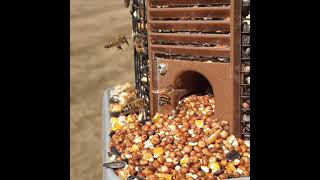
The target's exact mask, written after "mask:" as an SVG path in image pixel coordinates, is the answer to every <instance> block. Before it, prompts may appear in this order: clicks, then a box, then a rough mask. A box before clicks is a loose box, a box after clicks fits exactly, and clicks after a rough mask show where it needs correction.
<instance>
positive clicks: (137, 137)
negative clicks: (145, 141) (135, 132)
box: [133, 136, 142, 144]
mask: <svg viewBox="0 0 320 180" xmlns="http://www.w3.org/2000/svg"><path fill="white" fill-rule="evenodd" d="M133 142H134V143H136V144H138V143H141V142H142V138H141V136H136V137H135V138H134V140H133Z"/></svg>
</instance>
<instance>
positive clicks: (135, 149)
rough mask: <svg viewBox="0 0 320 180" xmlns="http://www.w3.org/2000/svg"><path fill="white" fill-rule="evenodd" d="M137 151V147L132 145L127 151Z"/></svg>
mask: <svg viewBox="0 0 320 180" xmlns="http://www.w3.org/2000/svg"><path fill="white" fill-rule="evenodd" d="M138 150H139V147H138V145H136V144H134V145H132V146H131V148H130V149H129V151H130V152H137V151H138Z"/></svg>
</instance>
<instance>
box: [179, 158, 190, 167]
mask: <svg viewBox="0 0 320 180" xmlns="http://www.w3.org/2000/svg"><path fill="white" fill-rule="evenodd" d="M188 163H189V157H188V156H187V155H186V156H183V158H182V159H181V160H180V164H181V166H186V165H188Z"/></svg>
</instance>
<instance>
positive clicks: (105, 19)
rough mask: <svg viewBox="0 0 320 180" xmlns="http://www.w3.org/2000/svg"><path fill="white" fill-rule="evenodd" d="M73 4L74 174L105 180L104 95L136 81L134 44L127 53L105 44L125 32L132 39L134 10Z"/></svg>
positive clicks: (115, 2) (104, 3)
mask: <svg viewBox="0 0 320 180" xmlns="http://www.w3.org/2000/svg"><path fill="white" fill-rule="evenodd" d="M70 5H71V15H70V21H71V22H70V23H71V24H70V28H71V32H70V33H71V37H70V38H71V39H70V41H71V44H70V54H71V57H70V58H71V62H70V68H71V69H70V71H71V72H70V73H71V74H70V78H71V84H70V88H71V92H70V93H71V97H70V103H71V104H70V110H71V122H70V126H71V134H70V138H71V144H70V148H71V152H70V154H71V155H70V158H71V159H70V161H71V164H70V167H71V169H70V176H71V179H72V180H101V179H102V97H103V91H104V90H105V89H107V88H110V87H112V86H114V85H117V84H123V83H126V82H130V83H133V82H134V64H133V45H132V42H131V41H130V45H129V46H128V45H123V46H122V47H123V49H124V51H125V54H124V53H123V52H122V51H121V50H117V49H115V48H112V49H104V44H105V43H106V42H108V41H110V40H112V39H113V37H114V36H117V35H118V34H120V33H123V34H125V35H127V36H129V37H130V38H131V15H130V13H129V10H130V9H126V8H125V7H124V6H123V0H71V2H70ZM130 40H132V39H130Z"/></svg>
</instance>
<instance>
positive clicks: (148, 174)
mask: <svg viewBox="0 0 320 180" xmlns="http://www.w3.org/2000/svg"><path fill="white" fill-rule="evenodd" d="M152 174H153V172H152V171H151V170H150V169H144V170H143V171H142V175H143V176H150V175H152Z"/></svg>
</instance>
